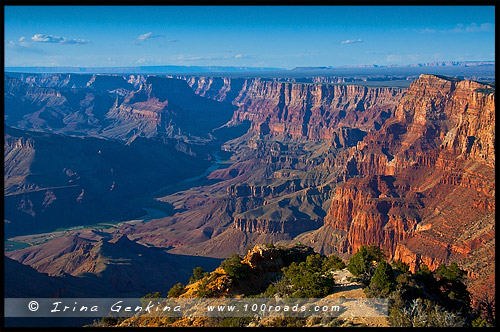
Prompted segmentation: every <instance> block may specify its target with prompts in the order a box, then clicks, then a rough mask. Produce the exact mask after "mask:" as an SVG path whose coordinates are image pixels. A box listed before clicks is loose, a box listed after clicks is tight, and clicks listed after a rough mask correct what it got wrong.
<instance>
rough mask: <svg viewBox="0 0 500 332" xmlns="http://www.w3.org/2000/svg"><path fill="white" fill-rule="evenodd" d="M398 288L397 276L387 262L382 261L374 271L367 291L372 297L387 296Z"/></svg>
mask: <svg viewBox="0 0 500 332" xmlns="http://www.w3.org/2000/svg"><path fill="white" fill-rule="evenodd" d="M395 289H396V278H395V277H394V272H393V271H392V267H391V265H390V264H389V263H387V262H380V263H379V264H378V266H377V268H376V269H375V272H374V273H373V277H372V278H371V281H370V285H369V286H368V288H367V293H368V294H369V295H370V296H372V297H385V298H387V297H388V296H389V294H390V293H391V292H393V291H394V290H395Z"/></svg>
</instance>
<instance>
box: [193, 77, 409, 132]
mask: <svg viewBox="0 0 500 332" xmlns="http://www.w3.org/2000/svg"><path fill="white" fill-rule="evenodd" d="M186 79H187V82H188V84H189V85H190V86H191V87H192V88H193V90H194V91H195V92H196V93H197V94H199V95H201V96H206V97H209V98H213V99H215V100H218V101H227V102H231V103H232V104H234V105H236V106H237V107H238V109H237V110H236V111H235V113H234V115H233V120H234V121H243V120H250V121H252V129H253V130H254V131H255V132H258V133H261V134H263V135H266V134H271V135H274V136H277V135H284V137H287V138H306V139H309V140H319V139H331V138H332V137H333V131H334V130H335V129H336V128H338V127H356V128H358V129H361V130H363V131H370V130H376V129H379V128H380V126H381V125H382V124H383V123H384V121H385V120H386V119H388V118H389V117H390V116H391V114H393V113H394V111H395V109H396V107H397V104H398V102H399V100H400V99H401V97H402V96H403V95H404V93H405V91H406V89H401V88H388V87H383V88H367V87H363V86H356V85H349V86H345V85H330V84H305V83H287V82H277V81H272V80H265V79H258V78H252V79H241V78H238V79H231V78H207V77H189V78H186Z"/></svg>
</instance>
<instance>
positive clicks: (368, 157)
mask: <svg viewBox="0 0 500 332" xmlns="http://www.w3.org/2000/svg"><path fill="white" fill-rule="evenodd" d="M4 83H5V96H4V97H5V105H6V108H5V136H4V139H5V140H4V142H5V144H4V160H5V164H4V166H5V173H4V180H5V234H6V239H7V242H6V247H7V249H8V251H6V252H5V254H6V257H5V259H6V263H8V265H6V266H7V267H8V269H6V273H7V275H6V283H8V284H9V287H8V288H6V295H17V296H19V295H24V296H29V292H30V291H31V290H30V289H29V288H26V287H24V286H23V285H20V284H19V283H16V282H15V281H16V280H18V278H20V275H21V276H23V277H25V278H29V280H33V281H34V280H37V282H38V280H40V281H39V282H40V283H43V284H44V285H47V287H44V290H43V292H42V291H41V290H40V289H38V290H37V292H42V293H44V294H45V295H46V296H49V295H54V294H59V295H61V296H78V295H81V294H83V289H85V288H87V287H91V288H92V289H93V291H94V292H95V294H96V296H112V295H117V294H121V295H123V294H135V295H141V294H145V293H147V292H149V291H163V292H165V291H166V290H168V289H169V288H170V287H171V286H172V285H174V284H175V283H177V282H178V281H183V282H185V280H186V278H188V277H189V275H190V273H191V270H192V269H193V268H194V267H195V266H203V267H204V268H205V269H213V268H215V267H216V266H217V265H218V263H219V262H220V260H221V259H224V258H226V257H228V256H229V255H231V254H234V253H239V254H242V255H245V254H246V252H247V251H248V250H249V249H250V248H252V247H253V246H254V245H256V244H262V243H267V242H274V243H278V244H293V243H297V242H300V243H302V244H305V245H308V246H310V247H312V248H313V249H314V250H315V251H316V252H318V253H321V254H326V255H329V254H335V255H337V256H339V257H341V258H343V259H348V258H349V257H350V256H351V255H352V254H353V253H355V252H356V251H357V249H358V248H360V247H361V246H363V245H371V244H375V245H377V246H380V247H381V248H383V249H384V250H385V251H386V253H387V256H388V258H389V259H390V260H400V261H402V262H405V263H407V264H409V266H410V269H411V270H412V271H415V270H417V269H418V268H419V267H420V266H421V265H423V264H425V265H427V266H428V267H429V268H430V269H431V270H434V269H436V268H437V267H438V266H439V265H440V264H443V263H445V264H448V263H450V262H457V263H459V264H460V266H462V267H463V268H464V269H465V271H467V277H468V278H467V287H468V289H469V290H470V292H471V294H472V296H473V300H474V301H473V302H474V303H476V304H477V305H478V304H479V303H480V302H481V301H492V299H493V297H492V296H493V295H494V293H495V286H494V278H495V272H494V271H495V264H494V257H495V227H494V217H495V172H494V170H495V90H494V85H491V84H486V83H480V82H477V81H474V80H467V79H463V80H460V79H456V78H452V77H446V76H440V75H437V76H436V75H430V74H422V75H420V76H419V77H418V78H416V79H415V80H413V81H411V84H410V86H409V87H408V88H402V87H366V86H362V85H344V84H329V83H301V82H287V81H282V80H276V79H265V78H231V77H209V76H172V75H170V76H168V75H116V74H92V75H79V74H19V73H6V74H5V76H4ZM19 246H20V247H19ZM9 249H10V250H9ZM137 256H140V259H137V258H136V257H137ZM181 262H182V263H181ZM173 266H179V267H180V268H173ZM144 271H149V272H147V273H144ZM122 275H126V276H127V277H126V278H123V277H122ZM61 277H64V278H62V279H61ZM89 285H92V286H89Z"/></svg>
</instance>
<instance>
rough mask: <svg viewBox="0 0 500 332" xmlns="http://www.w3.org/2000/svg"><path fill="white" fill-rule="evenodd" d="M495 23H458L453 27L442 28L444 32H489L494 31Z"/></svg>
mask: <svg viewBox="0 0 500 332" xmlns="http://www.w3.org/2000/svg"><path fill="white" fill-rule="evenodd" d="M494 30H495V25H494V24H491V23H481V24H476V23H471V24H462V23H460V24H457V25H456V26H455V27H454V28H453V29H448V30H442V32H452V33H466V32H488V31H494Z"/></svg>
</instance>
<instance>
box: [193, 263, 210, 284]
mask: <svg viewBox="0 0 500 332" xmlns="http://www.w3.org/2000/svg"><path fill="white" fill-rule="evenodd" d="M205 273H206V272H205V270H204V269H203V268H202V267H200V266H198V267H195V268H194V269H193V275H192V276H191V277H190V278H189V283H190V284H194V283H195V282H197V281H198V280H200V279H201V278H203V277H204V276H205Z"/></svg>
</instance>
